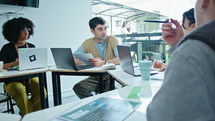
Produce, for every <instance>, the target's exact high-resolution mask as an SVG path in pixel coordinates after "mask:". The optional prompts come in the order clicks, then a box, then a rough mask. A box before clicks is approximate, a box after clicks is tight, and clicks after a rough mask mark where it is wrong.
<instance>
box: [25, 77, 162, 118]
mask: <svg viewBox="0 0 215 121" xmlns="http://www.w3.org/2000/svg"><path fill="white" fill-rule="evenodd" d="M133 88H134V86H127V87H124V88H120V89H117V90H113V91H109V92H106V93H102V94H99V95H96V96H92V97H89V98H85V99H82V100H78V101H74V102H71V103H67V104H64V105H59V106H56V107H52V108H49V109H45V110H41V111H37V112H33V113H29V114H27V115H25V116H24V118H23V120H22V121H38V120H42V121H50V120H52V119H54V118H55V117H56V116H58V115H60V114H62V113H64V112H65V111H71V110H75V109H77V108H78V107H81V106H83V105H85V104H87V103H89V102H91V101H93V100H96V99H98V98H100V97H108V98H113V99H122V100H129V101H136V102H141V103H142V104H141V105H140V107H138V108H137V110H136V111H134V112H133V113H132V114H131V115H130V116H129V117H127V118H126V120H125V121H134V120H135V121H146V108H147V105H148V104H149V103H150V101H151V100H152V97H153V96H154V95H155V94H156V92H157V91H158V90H159V87H152V86H151V83H150V81H149V82H146V83H145V84H143V85H142V89H141V91H140V93H138V94H137V95H138V98H127V97H128V95H129V93H130V92H131V90H132V89H133Z"/></svg>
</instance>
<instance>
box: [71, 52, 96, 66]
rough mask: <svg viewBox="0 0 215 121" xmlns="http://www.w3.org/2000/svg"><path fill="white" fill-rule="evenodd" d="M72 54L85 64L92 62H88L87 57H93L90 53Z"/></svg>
mask: <svg viewBox="0 0 215 121" xmlns="http://www.w3.org/2000/svg"><path fill="white" fill-rule="evenodd" d="M74 56H75V58H77V59H78V60H80V61H81V62H82V63H84V64H86V65H92V63H91V62H89V59H94V57H93V55H92V53H82V54H74Z"/></svg>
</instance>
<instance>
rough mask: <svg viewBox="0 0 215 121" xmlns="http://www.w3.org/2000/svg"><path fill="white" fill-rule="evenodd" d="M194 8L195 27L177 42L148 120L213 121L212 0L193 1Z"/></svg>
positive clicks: (214, 25)
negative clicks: (194, 2)
mask: <svg viewBox="0 0 215 121" xmlns="http://www.w3.org/2000/svg"><path fill="white" fill-rule="evenodd" d="M194 10H195V19H196V24H197V28H196V29H195V30H193V31H192V32H191V33H190V34H188V35H186V36H185V37H184V38H182V39H181V40H180V42H179V43H178V44H177V46H176V50H175V51H174V52H173V55H172V58H171V61H170V63H169V65H168V68H167V70H166V73H165V77H164V81H163V84H162V86H161V88H160V90H159V91H158V92H157V93H156V94H155V96H154V98H153V99H152V101H151V103H150V104H149V105H148V107H147V119H148V121H214V120H215V103H214V102H215V93H214V92H215V64H214V62H215V56H214V55H215V34H214V33H215V29H214V28H215V14H214V11H215V0H197V2H196V4H195V9H194ZM177 28H178V26H177V25H176V29H177Z"/></svg>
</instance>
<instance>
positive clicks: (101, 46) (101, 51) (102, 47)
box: [74, 41, 118, 59]
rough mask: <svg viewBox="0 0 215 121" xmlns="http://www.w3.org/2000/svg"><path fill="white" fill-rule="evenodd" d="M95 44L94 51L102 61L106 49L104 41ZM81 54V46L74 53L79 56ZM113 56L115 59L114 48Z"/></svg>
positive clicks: (116, 54)
mask: <svg viewBox="0 0 215 121" xmlns="http://www.w3.org/2000/svg"><path fill="white" fill-rule="evenodd" d="M95 43H96V49H97V50H98V53H99V56H100V57H101V58H102V59H104V58H105V56H106V47H107V43H106V41H104V42H103V43H97V42H95ZM81 53H84V48H83V46H82V45H81V46H80V47H79V48H78V49H77V50H76V51H75V52H74V54H81ZM114 54H115V57H118V51H117V48H116V47H115V48H114Z"/></svg>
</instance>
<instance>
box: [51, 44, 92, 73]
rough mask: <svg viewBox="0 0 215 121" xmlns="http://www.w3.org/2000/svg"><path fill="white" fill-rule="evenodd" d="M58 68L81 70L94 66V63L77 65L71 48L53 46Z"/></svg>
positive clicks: (52, 50)
mask: <svg viewBox="0 0 215 121" xmlns="http://www.w3.org/2000/svg"><path fill="white" fill-rule="evenodd" d="M51 52H52V55H53V58H54V61H55V64H56V66H57V68H62V69H72V70H81V69H88V68H93V67H94V66H92V65H76V64H75V60H74V57H73V54H72V50H71V48H51Z"/></svg>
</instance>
